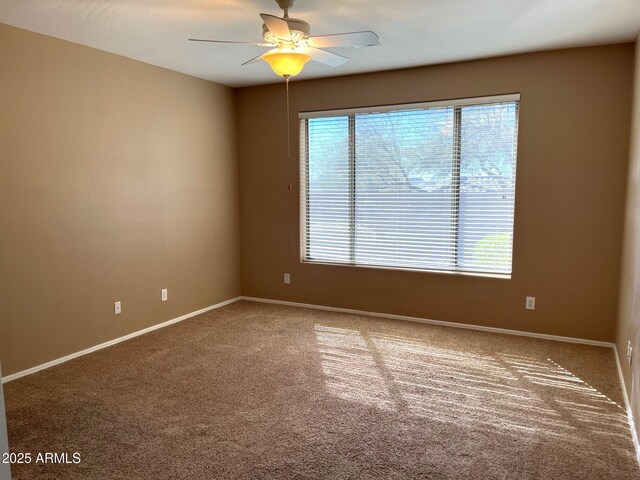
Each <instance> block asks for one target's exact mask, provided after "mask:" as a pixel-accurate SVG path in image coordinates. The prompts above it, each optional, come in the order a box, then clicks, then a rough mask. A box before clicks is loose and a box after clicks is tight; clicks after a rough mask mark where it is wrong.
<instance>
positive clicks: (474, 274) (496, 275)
mask: <svg viewBox="0 0 640 480" xmlns="http://www.w3.org/2000/svg"><path fill="white" fill-rule="evenodd" d="M300 263H302V264H307V265H326V266H332V267H349V268H369V269H375V270H393V271H399V272H414V273H435V274H440V275H449V276H461V277H481V278H494V279H498V280H511V274H510V273H487V272H465V271H461V270H437V269H422V268H406V267H387V266H381V265H358V264H352V263H332V262H323V261H315V260H304V259H302V260H300Z"/></svg>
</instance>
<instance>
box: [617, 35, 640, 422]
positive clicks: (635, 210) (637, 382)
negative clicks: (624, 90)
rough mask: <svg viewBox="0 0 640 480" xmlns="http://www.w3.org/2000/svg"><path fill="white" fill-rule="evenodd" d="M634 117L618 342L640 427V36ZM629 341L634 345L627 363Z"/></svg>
mask: <svg viewBox="0 0 640 480" xmlns="http://www.w3.org/2000/svg"><path fill="white" fill-rule="evenodd" d="M635 65H636V67H635V82H634V90H633V119H632V121H631V150H630V162H629V180H628V188H627V209H626V219H625V228H624V247H623V254H622V274H621V275H622V280H621V283H620V307H619V312H618V332H617V341H616V345H617V348H618V356H619V357H620V364H621V366H622V373H623V375H624V378H625V384H626V387H627V393H628V395H629V397H630V400H631V409H632V411H633V416H634V418H635V422H636V427H640V366H639V365H640V363H639V362H640V356H639V355H640V36H639V37H638V39H637V40H636V61H635ZM627 341H631V345H632V346H633V348H634V355H633V357H634V358H633V362H632V366H631V367H630V366H629V365H628V363H627V358H626V354H627Z"/></svg>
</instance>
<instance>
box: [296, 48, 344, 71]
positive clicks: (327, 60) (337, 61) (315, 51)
mask: <svg viewBox="0 0 640 480" xmlns="http://www.w3.org/2000/svg"><path fill="white" fill-rule="evenodd" d="M305 52H306V53H308V54H309V55H310V56H311V59H312V60H315V61H316V62H320V63H324V64H325V65H329V66H330V67H337V66H340V65H342V64H343V63H346V62H348V61H349V59H348V58H347V57H343V56H342V55H338V54H336V53H332V52H327V51H326V50H322V49H321V48H313V47H309V48H307V49H306V50H305Z"/></svg>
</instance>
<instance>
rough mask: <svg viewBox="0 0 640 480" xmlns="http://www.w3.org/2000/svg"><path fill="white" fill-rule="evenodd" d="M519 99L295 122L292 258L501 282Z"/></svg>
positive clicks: (507, 249) (314, 116)
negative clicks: (296, 245)
mask: <svg viewBox="0 0 640 480" xmlns="http://www.w3.org/2000/svg"><path fill="white" fill-rule="evenodd" d="M518 100H519V97H518V96H508V97H506V96H505V97H491V98H485V99H472V100H468V101H453V102H438V103H431V104H422V105H407V106H395V107H384V108H378V109H358V110H352V111H339V112H318V113H304V114H301V118H300V133H301V135H300V138H301V159H302V176H303V178H302V180H303V182H302V185H303V188H302V189H301V190H302V232H301V233H302V259H303V261H308V262H323V263H341V264H348V265H363V266H379V267H390V268H408V269H420V270H445V271H468V272H480V273H483V272H484V273H493V274H510V273H511V257H512V237H513V213H514V200H515V171H516V146H517V121H518Z"/></svg>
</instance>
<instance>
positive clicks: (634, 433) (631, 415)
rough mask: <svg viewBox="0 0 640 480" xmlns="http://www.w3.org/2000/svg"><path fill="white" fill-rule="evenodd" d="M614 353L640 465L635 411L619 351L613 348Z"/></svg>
mask: <svg viewBox="0 0 640 480" xmlns="http://www.w3.org/2000/svg"><path fill="white" fill-rule="evenodd" d="M613 353H614V355H615V356H616V367H617V368H618V378H619V379H620V387H622V398H623V399H624V407H625V408H626V410H627V421H628V422H629V428H630V429H631V439H632V440H633V446H634V448H635V449H636V459H637V460H638V463H639V464H640V442H638V432H637V430H636V424H635V421H634V419H633V410H631V402H629V396H628V395H627V388H626V385H625V381H624V375H622V367H621V364H620V357H619V356H618V349H617V348H616V346H615V345H614V346H613Z"/></svg>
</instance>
